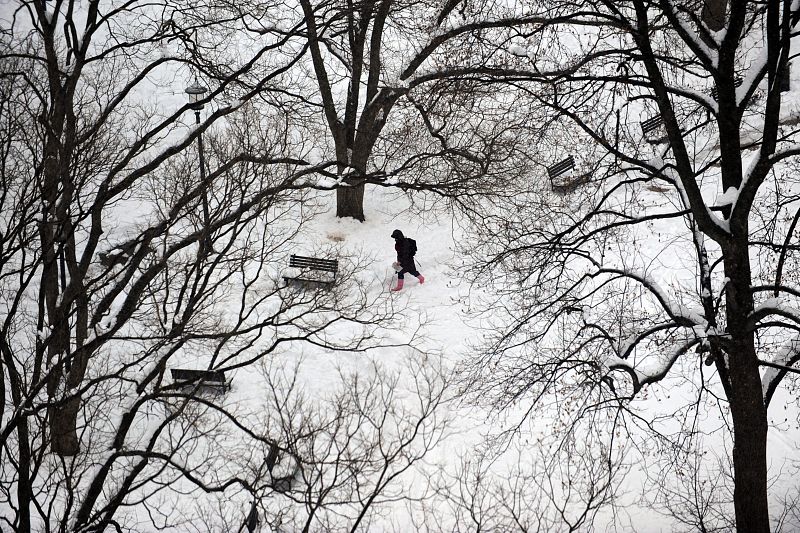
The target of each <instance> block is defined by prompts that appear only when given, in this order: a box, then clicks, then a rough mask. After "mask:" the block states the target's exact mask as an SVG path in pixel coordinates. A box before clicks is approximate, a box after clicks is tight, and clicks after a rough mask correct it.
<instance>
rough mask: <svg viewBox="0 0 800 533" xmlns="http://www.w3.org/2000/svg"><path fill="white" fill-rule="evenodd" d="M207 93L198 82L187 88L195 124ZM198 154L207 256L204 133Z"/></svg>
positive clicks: (198, 145)
mask: <svg viewBox="0 0 800 533" xmlns="http://www.w3.org/2000/svg"><path fill="white" fill-rule="evenodd" d="M206 92H208V89H207V88H205V87H203V86H202V85H200V83H199V82H198V81H197V80H195V81H194V83H193V84H192V85H189V86H188V87H187V88H186V94H188V95H189V104H191V107H192V109H193V110H194V118H195V124H198V125H199V124H200V110H201V109H203V103H202V100H203V95H204V94H205V93H206ZM197 154H198V156H199V158H200V183H201V184H202V187H203V239H202V241H201V245H200V251H201V255H205V253H206V252H209V251H210V250H211V247H210V242H209V238H208V225H209V216H208V184H207V183H206V162H205V157H204V154H203V134H202V133H200V134H199V135H198V136H197Z"/></svg>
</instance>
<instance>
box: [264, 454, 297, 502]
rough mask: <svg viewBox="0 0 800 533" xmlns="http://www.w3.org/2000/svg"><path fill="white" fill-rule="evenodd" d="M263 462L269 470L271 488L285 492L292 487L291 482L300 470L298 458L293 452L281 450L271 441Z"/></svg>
mask: <svg viewBox="0 0 800 533" xmlns="http://www.w3.org/2000/svg"><path fill="white" fill-rule="evenodd" d="M264 464H265V466H266V467H267V472H269V475H270V479H271V482H270V486H271V487H272V489H273V490H275V491H276V492H287V491H289V490H290V489H291V488H292V482H293V481H294V480H295V479H296V477H297V474H298V472H300V459H298V457H297V456H296V455H295V454H293V453H291V452H289V451H286V450H281V449H280V448H279V447H278V445H277V444H275V443H274V442H271V443H270V445H269V452H268V453H267V457H266V459H265V460H264Z"/></svg>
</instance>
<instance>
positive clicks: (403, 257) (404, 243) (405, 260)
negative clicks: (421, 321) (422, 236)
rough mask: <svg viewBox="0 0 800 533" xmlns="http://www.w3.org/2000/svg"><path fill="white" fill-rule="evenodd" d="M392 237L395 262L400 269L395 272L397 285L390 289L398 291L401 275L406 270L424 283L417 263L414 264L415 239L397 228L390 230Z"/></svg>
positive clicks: (423, 277)
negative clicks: (395, 255)
mask: <svg viewBox="0 0 800 533" xmlns="http://www.w3.org/2000/svg"><path fill="white" fill-rule="evenodd" d="M392 238H393V239H394V249H395V251H397V262H398V263H399V265H400V270H399V271H398V272H397V287H395V288H394V289H392V291H399V290H400V289H402V288H403V275H404V274H405V273H406V272H408V273H409V274H411V275H412V276H415V277H416V278H417V279H418V280H419V282H420V283H425V276H423V275H422V274H420V273H419V272H417V265H415V264H414V255H415V254H416V253H417V241H415V240H414V239H409V238H408V237H406V236H405V235H403V232H402V231H400V230H399V229H396V230H394V231H393V232H392Z"/></svg>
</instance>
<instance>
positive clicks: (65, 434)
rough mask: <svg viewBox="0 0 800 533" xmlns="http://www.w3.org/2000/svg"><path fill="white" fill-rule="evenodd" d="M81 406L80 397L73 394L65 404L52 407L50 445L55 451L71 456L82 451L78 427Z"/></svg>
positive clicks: (50, 411) (63, 455) (64, 455)
mask: <svg viewBox="0 0 800 533" xmlns="http://www.w3.org/2000/svg"><path fill="white" fill-rule="evenodd" d="M80 406H81V399H80V397H79V396H73V397H70V398H69V399H68V400H65V401H64V403H63V405H59V406H55V407H52V408H50V410H49V413H48V415H49V418H50V442H51V444H50V446H51V450H52V451H53V453H55V454H58V455H60V456H62V457H69V456H73V455H77V453H78V452H79V451H80V439H78V429H77V427H78V411H79V410H80Z"/></svg>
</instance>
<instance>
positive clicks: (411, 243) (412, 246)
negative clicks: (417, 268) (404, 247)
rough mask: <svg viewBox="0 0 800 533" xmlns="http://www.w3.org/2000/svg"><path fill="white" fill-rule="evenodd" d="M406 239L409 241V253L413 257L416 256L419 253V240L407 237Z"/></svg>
mask: <svg viewBox="0 0 800 533" xmlns="http://www.w3.org/2000/svg"><path fill="white" fill-rule="evenodd" d="M406 240H407V241H408V253H409V255H411V257H414V256H415V255H417V241H415V240H414V239H410V238H406Z"/></svg>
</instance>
